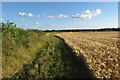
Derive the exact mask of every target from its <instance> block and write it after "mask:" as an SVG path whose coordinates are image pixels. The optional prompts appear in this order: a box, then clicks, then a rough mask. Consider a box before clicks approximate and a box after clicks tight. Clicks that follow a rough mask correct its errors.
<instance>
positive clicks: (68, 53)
mask: <svg viewBox="0 0 120 80" xmlns="http://www.w3.org/2000/svg"><path fill="white" fill-rule="evenodd" d="M47 36H49V37H47V38H46V40H47V41H46V43H45V44H44V45H43V46H42V48H41V49H40V50H39V51H38V53H36V57H35V58H34V59H33V61H31V62H30V63H29V64H24V65H23V69H21V70H20V71H19V72H17V73H16V74H14V75H13V76H12V77H13V78H26V79H28V78H40V79H42V78H45V79H46V78H80V79H83V78H95V77H94V75H93V74H92V72H91V71H90V70H89V69H88V68H87V65H86V63H85V61H84V57H83V56H79V57H77V56H75V53H74V52H73V51H72V49H71V48H69V47H68V46H67V45H66V43H65V42H64V40H63V39H61V38H59V37H57V36H54V35H51V34H49V35H48V34H47ZM78 63H79V64H78Z"/></svg>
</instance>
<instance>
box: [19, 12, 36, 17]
mask: <svg viewBox="0 0 120 80" xmlns="http://www.w3.org/2000/svg"><path fill="white" fill-rule="evenodd" d="M18 14H19V15H20V16H23V17H34V15H33V14H32V13H28V14H27V13H24V12H19V13H18Z"/></svg>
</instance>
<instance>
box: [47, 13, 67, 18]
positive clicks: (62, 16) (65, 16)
mask: <svg viewBox="0 0 120 80" xmlns="http://www.w3.org/2000/svg"><path fill="white" fill-rule="evenodd" d="M46 17H47V18H67V17H68V16H67V15H64V14H60V15H58V16H46Z"/></svg>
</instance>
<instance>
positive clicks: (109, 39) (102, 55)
mask: <svg viewBox="0 0 120 80" xmlns="http://www.w3.org/2000/svg"><path fill="white" fill-rule="evenodd" d="M118 33H119V32H65V33H62V34H58V35H57V36H59V37H61V38H63V39H64V40H65V42H66V44H68V45H69V46H70V47H71V48H72V49H73V51H74V52H76V56H80V55H83V56H84V57H85V59H86V64H87V65H88V68H89V69H90V70H91V71H92V72H93V74H94V75H95V76H96V77H97V78H120V77H119V76H120V71H119V70H120V68H119V51H120V50H119V42H118V38H119V36H118ZM78 64H79V63H78Z"/></svg>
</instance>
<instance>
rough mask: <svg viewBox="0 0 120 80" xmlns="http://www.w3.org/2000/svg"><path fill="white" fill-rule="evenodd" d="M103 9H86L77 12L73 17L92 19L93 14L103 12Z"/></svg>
mask: <svg viewBox="0 0 120 80" xmlns="http://www.w3.org/2000/svg"><path fill="white" fill-rule="evenodd" d="M101 13H102V12H101V9H96V10H95V11H90V10H86V11H84V12H83V13H82V14H76V15H74V16H73V17H72V18H74V19H78V18H80V19H91V18H92V17H93V16H97V15H99V14H101Z"/></svg>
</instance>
